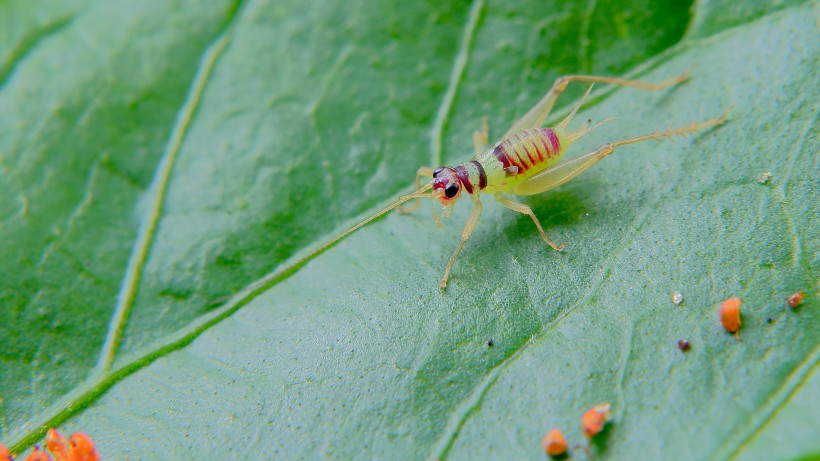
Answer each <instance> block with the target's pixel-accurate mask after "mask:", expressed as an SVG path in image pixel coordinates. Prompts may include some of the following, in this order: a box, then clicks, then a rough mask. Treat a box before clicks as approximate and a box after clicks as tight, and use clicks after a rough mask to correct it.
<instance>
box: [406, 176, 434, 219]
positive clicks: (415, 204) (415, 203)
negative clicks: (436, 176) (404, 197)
mask: <svg viewBox="0 0 820 461" xmlns="http://www.w3.org/2000/svg"><path fill="white" fill-rule="evenodd" d="M423 177H430V178H432V177H433V169H432V168H430V167H429V166H423V167H420V168H419V169H418V171H416V189H418V188H419V186H421V178H423ZM420 204H421V201H419V200H418V199H415V200H413V204H412V205H409V206H404V205H401V206H399V213H410V212H411V211H413V210H415V209H416V208H418V207H419V205H420Z"/></svg>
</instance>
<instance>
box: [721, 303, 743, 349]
mask: <svg viewBox="0 0 820 461" xmlns="http://www.w3.org/2000/svg"><path fill="white" fill-rule="evenodd" d="M718 315H719V316H720V324H721V325H723V328H724V329H725V330H726V331H728V332H729V333H734V334H735V337H736V338H737V339H740V336H739V335H738V330H740V298H729V299H727V300H726V301H723V303H721V305H720V310H719V311H718Z"/></svg>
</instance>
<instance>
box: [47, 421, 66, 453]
mask: <svg viewBox="0 0 820 461" xmlns="http://www.w3.org/2000/svg"><path fill="white" fill-rule="evenodd" d="M46 448H48V451H50V452H51V454H53V455H54V458H55V459H56V460H57V461H68V460H69V458H68V441H67V440H66V439H65V437H64V436H63V434H60V433H59V432H57V429H54V428H51V429H49V430H48V432H47V433H46Z"/></svg>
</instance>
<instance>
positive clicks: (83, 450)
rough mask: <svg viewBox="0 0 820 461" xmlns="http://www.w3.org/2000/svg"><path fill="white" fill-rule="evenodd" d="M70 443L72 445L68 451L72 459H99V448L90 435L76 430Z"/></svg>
mask: <svg viewBox="0 0 820 461" xmlns="http://www.w3.org/2000/svg"><path fill="white" fill-rule="evenodd" d="M69 443H70V445H71V446H70V448H69V449H68V453H69V456H70V459H71V461H99V459H100V454H99V453H97V448H96V447H94V442H92V441H91V437H89V436H88V435H86V434H84V433H82V432H75V433H73V434H71V438H70V439H69Z"/></svg>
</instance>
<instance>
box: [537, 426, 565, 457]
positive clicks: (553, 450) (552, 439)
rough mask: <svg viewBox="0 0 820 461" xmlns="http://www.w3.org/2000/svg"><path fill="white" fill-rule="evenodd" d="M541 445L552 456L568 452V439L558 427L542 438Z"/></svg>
mask: <svg viewBox="0 0 820 461" xmlns="http://www.w3.org/2000/svg"><path fill="white" fill-rule="evenodd" d="M541 446H542V447H544V451H545V452H546V453H547V454H548V455H550V456H561V455H563V454H564V453H566V452H567V440H566V439H565V438H564V434H562V433H561V431H559V430H558V429H553V430H551V431H549V432H548V433H547V435H545V436H544V439H543V440H541Z"/></svg>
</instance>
